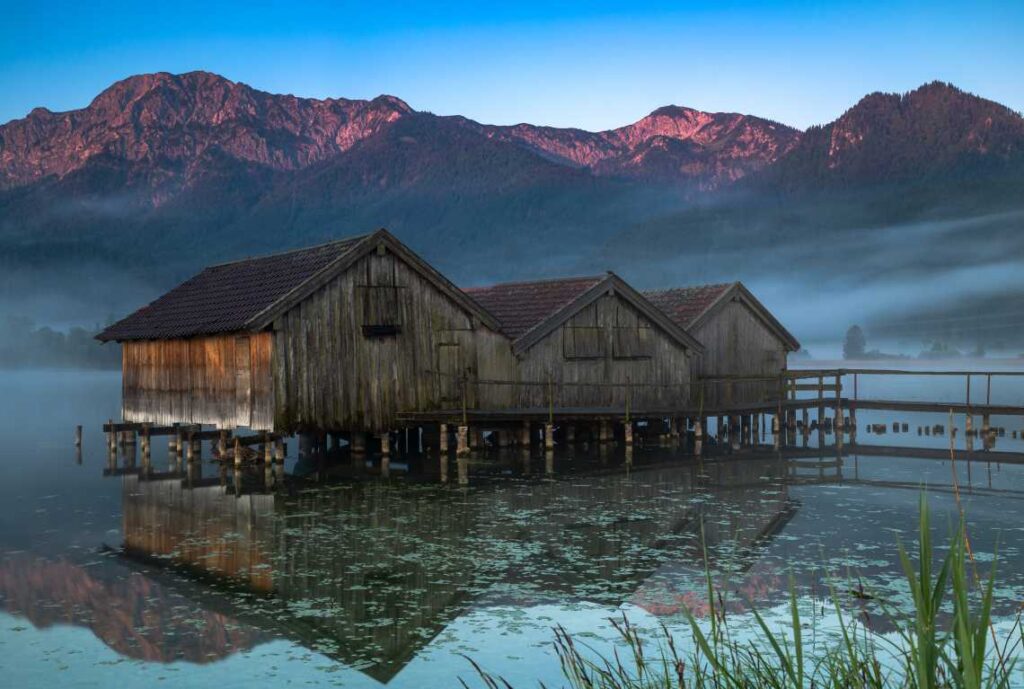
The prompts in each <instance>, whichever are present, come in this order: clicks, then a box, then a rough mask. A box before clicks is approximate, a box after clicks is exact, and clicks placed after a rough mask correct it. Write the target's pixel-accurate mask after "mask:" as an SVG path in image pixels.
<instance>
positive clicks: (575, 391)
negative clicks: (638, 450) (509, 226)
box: [465, 273, 704, 413]
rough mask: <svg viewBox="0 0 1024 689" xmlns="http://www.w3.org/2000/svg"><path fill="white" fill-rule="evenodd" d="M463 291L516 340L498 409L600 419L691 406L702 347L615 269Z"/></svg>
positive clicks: (508, 335) (505, 332)
mask: <svg viewBox="0 0 1024 689" xmlns="http://www.w3.org/2000/svg"><path fill="white" fill-rule="evenodd" d="M465 291H466V293H467V294H469V295H470V296H471V297H472V298H473V299H474V301H476V302H477V303H478V304H480V305H481V306H483V307H484V308H485V309H487V311H488V312H490V313H491V314H493V315H494V316H495V318H497V320H498V323H499V325H500V327H501V332H502V333H503V334H505V335H506V336H507V337H508V338H509V339H510V340H511V344H512V353H513V355H514V356H515V378H514V380H513V381H511V382H513V383H514V385H513V387H514V394H513V395H512V397H511V398H510V399H506V400H503V401H504V403H505V404H504V405H501V406H510V407H513V408H518V409H521V410H527V409H538V408H539V409H546V408H548V407H549V406H556V407H558V408H559V409H560V410H563V412H564V411H565V410H569V409H580V410H583V409H589V410H591V411H592V412H595V413H597V412H600V411H602V410H605V411H608V410H623V409H627V408H630V407H631V408H632V409H633V410H634V411H637V412H640V411H643V410H654V409H671V408H676V407H679V406H680V405H685V404H688V403H689V400H690V397H691V383H692V361H693V359H694V358H695V357H696V355H697V354H699V353H701V352H703V350H704V348H703V347H702V346H701V344H700V343H699V342H698V341H697V340H696V339H694V338H693V337H692V336H691V335H690V334H688V333H687V332H686V331H685V330H684V329H683V328H682V327H681V326H679V325H678V324H677V323H676V322H675V321H673V320H672V319H671V318H670V317H668V315H667V314H665V313H664V312H663V311H661V310H659V309H658V308H657V307H655V306H654V304H652V303H651V302H650V301H648V300H647V299H646V298H644V296H643V295H642V294H640V293H639V292H637V291H636V290H635V289H633V288H632V287H630V286H629V285H628V284H627V283H626V282H625V281H624V280H623V279H622V278H620V277H619V276H617V275H615V274H614V273H607V274H605V275H598V276H591V277H572V278H563V279H555V280H538V281H531V282H510V283H504V284H498V285H492V286H489V287H473V288H467V289H466V290H465ZM496 383H498V384H501V382H500V381H496ZM485 397H490V396H485ZM494 397H495V398H497V396H494Z"/></svg>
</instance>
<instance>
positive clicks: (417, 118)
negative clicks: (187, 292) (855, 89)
mask: <svg viewBox="0 0 1024 689" xmlns="http://www.w3.org/2000/svg"><path fill="white" fill-rule="evenodd" d="M1022 180H1024V118H1022V117H1021V116H1020V114H1019V113H1016V112H1014V111H1012V110H1011V109H1009V108H1006V107H1004V106H1002V105H1000V104H998V103H995V102H992V101H989V100H985V99H983V98H980V97H978V96H974V95H972V94H969V93H966V92H963V91H961V90H959V89H957V88H955V87H953V86H951V85H948V84H944V83H939V82H933V83H930V84H926V85H924V86H921V87H920V88H918V89H916V90H914V91H912V92H909V93H905V94H883V93H873V94H870V95H868V96H866V97H864V98H863V99H862V100H861V101H860V102H858V103H857V104H855V105H854V106H853V107H851V108H850V109H849V110H848V111H847V112H845V113H843V114H842V115H841V116H840V117H839V118H838V119H836V120H835V121H833V122H831V123H828V124H825V125H823V126H817V127H812V128H810V129H808V130H806V131H800V130H797V129H795V128H792V127H789V126H786V125H784V124H782V123H779V122H773V121H771V120H768V119H764V118H760V117H756V116H752V115H743V114H736V113H707V112H701V111H699V110H694V109H691V108H686V107H679V106H667V107H663V108H659V109H657V110H655V111H654V112H652V113H650V114H649V115H647V116H646V117H643V118H642V119H640V120H638V121H637V122H635V123H633V124H630V125H626V126H624V127H620V128H618V129H613V130H608V131H602V132H589V131H584V130H580V129H565V128H554V127H543V126H534V125H530V124H518V125H514V126H495V125H488V124H481V123H478V122H475V121H473V120H470V119H467V118H464V117H457V116H456V117H452V116H437V115H434V114H431V113H427V112H419V111H416V110H414V109H413V108H411V107H410V106H409V105H408V104H406V103H405V102H403V101H402V100H400V99H399V98H396V97H393V96H379V97H377V98H374V99H372V100H349V99H344V98H329V99H323V100H318V99H310V98H298V97H295V96H290V95H275V94H269V93H265V92H262V91H258V90H256V89H253V88H251V87H249V86H247V85H245V84H241V83H236V82H232V81H230V80H228V79H225V78H223V77H220V76H217V75H215V74H210V73H205V72H192V73H188V74H181V75H172V74H167V73H157V74H146V75H140V76H135V77H131V78H128V79H125V80H123V81H120V82H117V83H115V84H113V85H112V86H110V87H109V88H107V89H106V90H104V91H103V92H102V93H100V94H99V95H98V96H96V98H95V99H94V100H93V101H92V102H91V103H90V104H89V105H88V106H87V107H85V108H83V109H81V110H74V111H70V112H61V113H54V112H50V111H49V110H46V109H44V108H36V109H35V110H33V111H32V112H30V113H29V114H28V115H27V116H26V117H25V118H22V119H18V120H13V121H11V122H8V123H7V124H4V125H0V256H3V257H5V258H0V268H3V269H5V271H6V274H7V276H8V277H7V280H6V282H5V283H3V290H4V292H5V293H6V294H5V295H2V296H6V297H9V298H12V299H13V298H16V297H17V296H18V295H19V294H20V293H23V292H24V291H26V290H30V289H37V288H38V287H39V283H38V281H37V280H36V279H35V277H33V276H35V275H36V274H37V272H38V271H43V272H49V273H50V274H53V275H58V276H70V275H73V274H75V272H76V271H79V272H80V273H81V274H82V275H92V274H93V272H91V271H95V270H101V271H103V272H104V273H105V274H108V275H117V276H127V278H129V279H130V280H131V281H132V284H136V285H144V286H147V285H148V286H151V289H152V290H154V291H155V290H158V289H161V288H164V287H166V286H167V285H169V284H171V283H173V282H174V281H175V280H177V279H180V278H181V277H183V276H184V275H186V274H187V273H189V272H190V271H192V270H194V269H195V268H197V267H198V266H200V265H203V264H205V263H209V262H211V261H214V260H219V259H222V258H232V257H236V256H239V255H247V254H255V253H261V252H264V251H271V250H276V249H281V248H289V247H292V246H298V245H303V244H308V243H311V242H315V241H322V240H324V239H330V238H334V237H337V236H342V235H345V234H352V233H357V232H362V231H365V230H367V229H370V228H374V227H378V226H386V227H388V228H389V229H391V230H392V231H394V232H396V233H397V234H398V235H399V236H401V237H402V238H403V240H406V241H408V242H409V243H410V244H411V245H412V246H413V247H414V248H416V249H417V250H419V251H421V252H422V253H423V254H424V255H425V256H426V257H427V258H428V259H430V260H432V261H434V262H435V263H437V264H438V265H439V267H441V268H442V270H445V271H447V272H449V273H451V274H452V276H453V277H454V278H456V279H458V280H461V281H468V282H474V281H482V280H488V279H496V278H508V277H535V276H540V275H548V274H554V273H564V272H575V271H582V270H589V269H592V268H600V269H605V268H614V269H616V270H620V271H623V272H625V273H629V272H630V271H634V272H636V273H639V274H640V277H639V279H638V281H639V282H640V283H641V284H642V286H658V285H657V284H650V285H648V284H643V283H645V282H647V283H652V282H657V281H672V282H680V281H685V282H694V281H698V280H700V279H704V278H708V279H714V278H725V279H734V278H737V277H739V278H744V279H747V280H750V279H751V278H754V279H756V278H757V277H759V276H764V277H765V279H767V278H769V277H772V276H773V275H774V276H782V275H785V274H786V273H787V272H789V271H791V267H787V264H788V263H789V262H790V261H792V262H797V263H798V262H800V261H801V256H803V259H802V260H804V261H806V260H807V256H805V255H803V254H801V253H800V252H801V247H803V250H804V253H806V251H805V250H806V247H807V246H808V245H809V244H812V245H815V246H829V245H836V246H838V245H842V244H843V243H844V242H850V241H851V235H850V233H851V232H862V233H863V232H865V231H872V239H871V240H870V241H869V240H865V241H864V242H863V244H862V245H861V246H860V247H859V250H860V251H861V253H862V254H865V255H866V256H868V257H870V253H871V252H873V250H874V247H877V246H878V245H877V242H878V241H885V239H884V238H886V237H888V238H889V241H892V242H899V241H901V240H900V239H899V238H898V237H894V236H890V235H887V234H885V233H881V234H878V233H874V232H873V231H874V230H880V229H881V228H885V227H901V226H918V225H920V224H921V223H934V222H953V221H957V220H961V221H962V220H967V219H970V218H975V217H978V216H984V217H1002V216H1006V217H1008V218H1012V220H1009V221H1007V222H1006V223H1000V222H996V223H995V225H996V227H995V228H994V229H991V228H990V229H989V230H988V231H989V232H990V233H991V239H992V240H993V241H994V242H996V243H997V244H998V245H999V246H1000V251H1001V252H1005V251H1006V250H1008V249H1013V248H1014V247H1016V244H1015V242H1016V241H1017V240H1016V236H1017V235H1018V234H1020V233H1019V232H1016V228H1017V227H1019V220H1017V219H1016V218H1017V216H1016V215H1015V213H1016V212H1017V211H1018V210H1024V198H1022V197H1024V195H1022V194H1021V193H1020V191H1021V189H1022V188H1024V187H1022ZM890 234H891V233H890ZM947 239H948V237H947ZM960 239H962V238H958V239H957V240H956V241H954V242H952V243H951V244H950V245H949V246H948V247H946V248H945V249H944V250H942V251H939V252H938V254H937V255H936V256H934V257H932V258H930V259H929V260H927V261H924V262H921V261H920V260H914V261H904V262H903V263H899V265H896V266H895V267H894V266H892V265H890V266H888V268H884V269H885V270H886V271H887V274H888V273H891V269H893V268H895V270H896V272H897V273H900V274H913V273H916V272H918V271H919V270H921V269H922V266H925V267H927V266H926V264H928V263H929V262H937V263H938V264H940V266H939V267H943V266H945V267H948V266H946V263H947V262H948V261H959V262H963V261H965V260H966V261H968V262H970V261H973V260H976V259H977V260H980V261H985V260H988V258H987V257H985V256H975V255H974V253H977V252H974V253H972V254H971V256H969V257H966V258H965V257H964V255H963V252H962V251H961V248H962V247H961V241H960ZM1006 242H1009V243H1008V244H1007V243H1006ZM882 246H885V245H884V244H883V245H882ZM769 248H771V249H773V254H772V255H771V256H770V257H769V258H771V259H772V260H770V261H765V258H766V256H765V254H764V253H763V252H764V251H765V250H766V249H769ZM890 248H891V246H890ZM1022 248H1024V247H1022ZM758 251H761V252H762V253H761V254H760V255H759V254H758ZM865 252H866V253H865ZM854 253H856V252H854ZM983 253H984V252H983ZM947 254H948V255H947ZM1004 255H1005V253H1004ZM1022 255H1024V254H1022ZM851 258H853V256H851V255H850V254H849V253H847V254H846V255H845V260H847V262H848V263H849V259H851ZM861 258H864V256H861ZM776 261H778V262H780V263H779V264H778V265H775V266H774V267H773V266H768V267H766V266H765V265H764V264H765V263H774V262H776ZM813 262H815V264H816V265H815V266H811V267H810V270H809V271H805V273H806V276H808V277H811V276H812V274H813V273H814V270H815V269H820V270H822V271H824V272H826V273H828V274H830V275H832V274H833V273H834V271H833V267H834V264H835V263H836V262H837V260H836V257H828V256H824V255H822V256H817V257H813ZM818 264H820V265H818ZM933 267H934V266H933ZM871 270H876V271H878V270H883V267H879V266H875V267H874V268H872V266H871V261H867V262H866V265H864V266H856V265H853V264H852V263H850V264H849V265H848V267H847V270H846V271H845V272H843V273H842V275H844V276H846V277H847V278H849V279H854V278H855V277H857V276H861V277H864V276H865V275H870V271H871ZM83 271H84V272H83ZM634 279H635V280H637V278H636V277H635V276H634ZM57 282H58V283H60V285H61V288H62V289H63V288H64V287H65V285H64V284H63V282H62V281H61V280H58V281H57ZM143 291H145V290H143ZM123 296H124V290H118V291H117V292H116V294H115V295H113V296H112V295H109V294H108V295H106V296H99V297H97V299H98V300H99V301H100V302H101V303H103V304H104V307H105V308H107V309H109V310H111V311H114V312H118V311H121V310H123V309H124V307H125V304H123V303H121V301H118V299H121V298H122V297H123Z"/></svg>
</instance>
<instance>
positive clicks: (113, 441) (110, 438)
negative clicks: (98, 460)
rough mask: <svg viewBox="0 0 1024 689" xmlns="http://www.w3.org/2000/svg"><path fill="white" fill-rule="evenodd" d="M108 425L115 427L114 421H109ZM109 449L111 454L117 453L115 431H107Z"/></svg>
mask: <svg viewBox="0 0 1024 689" xmlns="http://www.w3.org/2000/svg"><path fill="white" fill-rule="evenodd" d="M107 423H108V424H109V425H111V426H113V425H114V420H113V419H109V420H108V421H107ZM107 449H108V450H110V451H111V452H116V451H117V439H116V438H115V435H114V431H112V430H111V431H107Z"/></svg>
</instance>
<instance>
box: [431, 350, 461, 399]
mask: <svg viewBox="0 0 1024 689" xmlns="http://www.w3.org/2000/svg"><path fill="white" fill-rule="evenodd" d="M436 370H437V388H438V392H439V395H438V398H439V401H440V403H441V406H442V407H452V408H454V407H460V406H461V405H462V384H463V381H462V377H463V370H462V346H461V345H460V344H459V343H458V342H439V343H438V345H437V369H436Z"/></svg>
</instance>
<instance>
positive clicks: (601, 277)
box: [460, 273, 608, 292]
mask: <svg viewBox="0 0 1024 689" xmlns="http://www.w3.org/2000/svg"><path fill="white" fill-rule="evenodd" d="M606 277H608V273H604V274H601V275H574V276H570V277H561V278H541V279H540V280H512V281H510V282H495V283H493V284H490V285H475V286H472V287H462V288H460V289H462V290H463V291H464V292H466V291H470V290H485V289H493V288H494V287H510V286H513V285H539V284H552V283H555V282H575V281H578V280H594V281H596V282H600V281H601V280H604V279H605V278H606Z"/></svg>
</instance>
